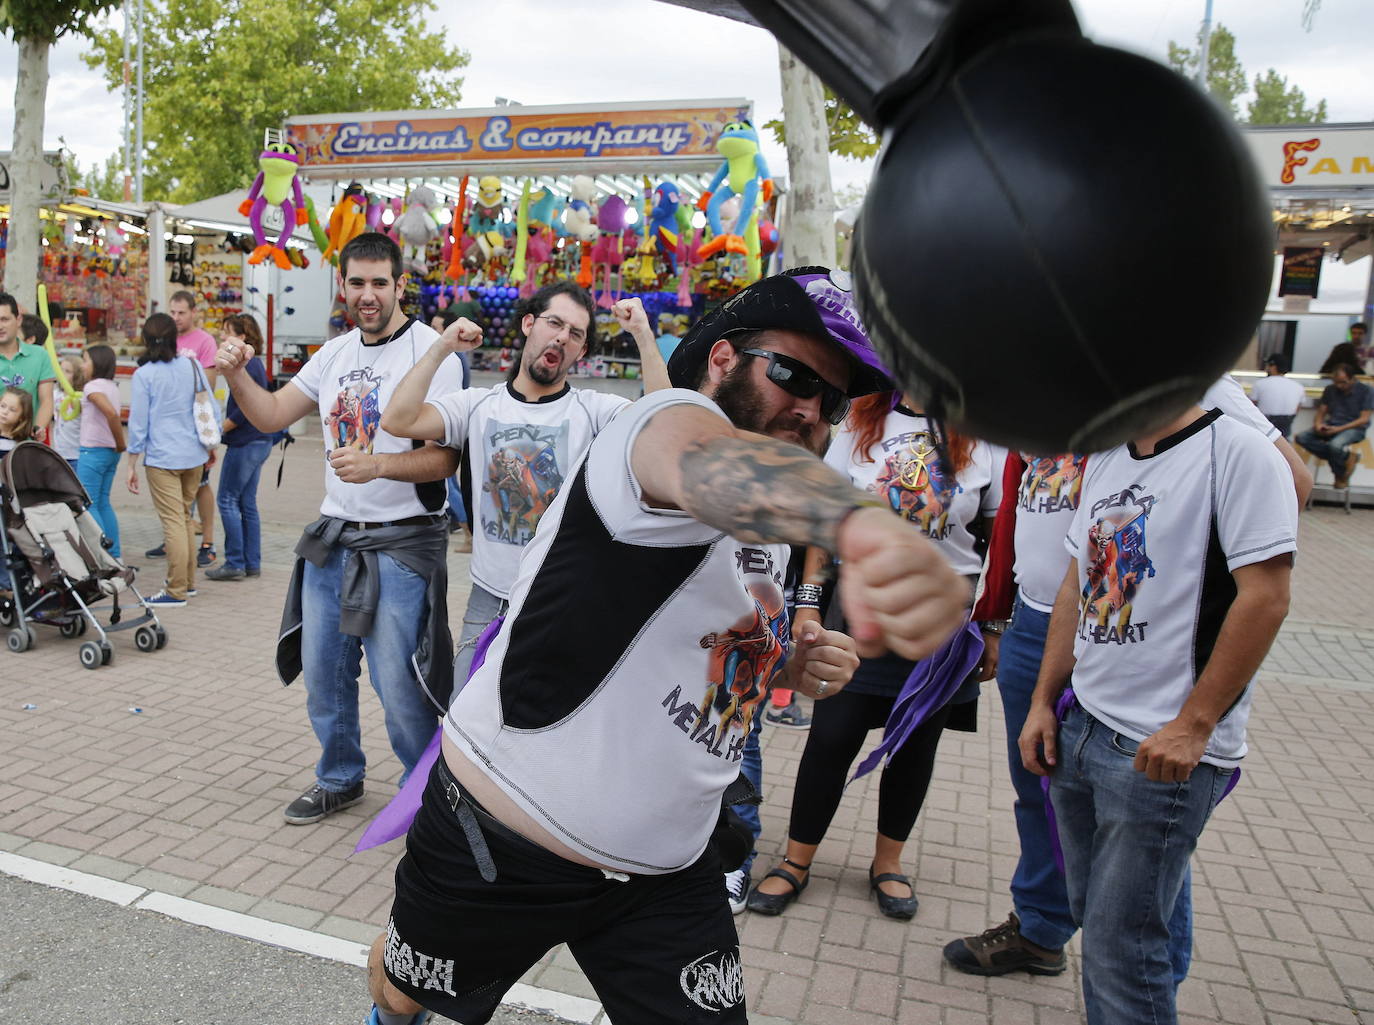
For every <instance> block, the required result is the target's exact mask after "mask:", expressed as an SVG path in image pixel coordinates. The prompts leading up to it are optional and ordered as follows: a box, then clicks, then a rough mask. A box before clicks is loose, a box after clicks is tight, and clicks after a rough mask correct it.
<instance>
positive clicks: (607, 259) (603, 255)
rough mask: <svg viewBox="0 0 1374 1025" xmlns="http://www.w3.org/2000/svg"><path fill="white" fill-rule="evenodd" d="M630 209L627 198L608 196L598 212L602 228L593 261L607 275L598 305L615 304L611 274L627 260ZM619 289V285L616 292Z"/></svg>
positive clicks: (594, 249)
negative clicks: (626, 243)
mask: <svg viewBox="0 0 1374 1025" xmlns="http://www.w3.org/2000/svg"><path fill="white" fill-rule="evenodd" d="M628 210H629V206H628V205H627V204H626V203H625V200H623V199H621V198H620V197H619V196H607V197H606V199H605V200H604V201H603V202H602V204H601V208H600V209H599V210H598V211H597V214H596V226H597V227H598V228H599V229H600V230H601V237H600V238H598V239H597V240H596V245H594V246H593V247H592V263H593V264H595V265H596V266H598V267H600V268H602V269H603V271H604V273H605V276H606V288H605V290H604V291H602V293H601V295H600V296H599V297H598V298H597V303H598V305H600V306H602V307H603V308H605V309H610V308H611V307H612V306H613V305H615V300H614V299H612V298H611V274H612V272H613V270H614V271H616V272H618V271H619V269H620V265H621V264H622V263H624V262H625V241H624V238H623V236H624V234H625V229H626V227H627V224H626V218H625V214H626V211H628ZM593 285H595V279H593ZM619 291H620V289H619V288H618V287H617V288H616V292H617V293H619Z"/></svg>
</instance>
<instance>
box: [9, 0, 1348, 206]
mask: <svg viewBox="0 0 1374 1025" xmlns="http://www.w3.org/2000/svg"><path fill="white" fill-rule="evenodd" d="M1203 6H1204V2H1203V0H1129V2H1127V0H1078V2H1077V8H1078V12H1079V17H1080V19H1081V21H1082V22H1083V25H1084V28H1085V30H1086V31H1087V33H1088V35H1090V36H1091V37H1092V38H1094V39H1096V40H1097V41H1098V42H1103V43H1110V44H1113V45H1116V46H1122V47H1125V48H1127V49H1131V50H1136V51H1139V52H1142V53H1145V54H1148V55H1150V56H1153V57H1156V58H1157V59H1160V60H1163V59H1164V55H1165V54H1166V53H1167V49H1168V43H1169V41H1170V40H1174V41H1176V42H1180V43H1184V44H1186V45H1188V46H1192V45H1193V42H1194V39H1195V38H1196V34H1197V29H1198V25H1199V23H1200V21H1201V18H1202V13H1203ZM437 7H438V10H437V11H435V12H434V13H433V15H432V23H433V24H434V25H437V26H443V27H444V30H445V32H446V35H447V37H448V39H449V40H450V41H451V42H452V43H453V45H455V46H461V47H463V48H465V49H467V50H468V51H469V52H470V53H471V54H472V63H471V64H470V65H469V66H468V68H467V69H466V74H465V82H464V86H463V99H464V103H465V104H466V105H470V106H477V107H481V106H489V105H490V104H491V103H492V102H493V99H494V98H495V97H496V96H504V97H508V98H510V99H512V100H516V101H519V102H521V103H526V104H549V103H579V102H587V103H590V102H614V101H618V100H629V99H635V100H655V99H663V100H673V99H690V98H715V97H732V96H740V97H745V98H747V99H752V100H753V101H754V103H755V114H756V119H757V120H758V121H759V122H760V123H762V122H763V121H766V120H768V119H769V118H772V117H777V116H779V115H780V113H781V109H782V101H781V98H780V94H779V87H778V70H777V48H776V45H775V44H774V42H773V39H772V37H771V36H770V35H768V33H766V32H764V31H763V30H761V29H757V28H752V27H750V26H747V25H741V24H738V23H736V22H732V21H727V20H724V19H721V18H716V17H713V16H711V15H706V14H699V13H697V12H695V11H689V10H684V9H682V8H678V7H673V6H669V5H666V4H661V3H654V2H651V0H597V2H595V3H589V2H583V0H502V2H501V3H491V2H489V0H484V2H481V3H478V2H474V0H438V2H437ZM1302 8H1303V0H1265V2H1263V3H1256V2H1254V0H1215V2H1214V18H1215V19H1216V20H1217V21H1218V22H1220V23H1222V24H1224V25H1226V27H1227V28H1229V29H1230V30H1231V31H1232V32H1233V33H1234V34H1235V36H1236V39H1237V52H1238V55H1239V57H1240V60H1241V63H1242V64H1243V65H1244V67H1245V69H1246V72H1247V74H1248V76H1249V78H1250V80H1251V81H1252V82H1253V80H1254V77H1255V75H1256V74H1258V73H1261V72H1263V71H1265V70H1266V69H1267V68H1270V67H1273V68H1277V69H1278V71H1279V73H1280V74H1282V75H1285V76H1287V78H1288V79H1289V82H1290V83H1292V84H1296V85H1298V86H1299V87H1301V88H1302V89H1303V90H1304V91H1305V92H1306V93H1307V96H1308V99H1309V101H1310V102H1315V101H1316V100H1317V99H1320V98H1325V99H1326V101H1327V111H1328V119H1329V120H1330V121H1374V60H1371V57H1370V50H1369V46H1370V40H1371V39H1374V3H1371V2H1370V0H1322V4H1321V9H1320V11H1319V12H1318V14H1317V17H1316V22H1315V24H1314V26H1313V28H1312V31H1311V32H1305V31H1304V30H1303V27H1302V22H1301V18H1302ZM517 37H518V38H517ZM84 46H85V44H84V42H83V41H81V40H64V41H63V42H61V43H59V44H58V45H57V46H56V47H55V48H54V49H53V51H52V57H51V69H50V70H51V82H50V84H49V88H48V111H47V127H46V130H45V132H44V144H45V146H46V147H48V148H54V147H56V146H57V145H58V139H59V137H60V138H63V139H65V141H66V143H67V146H68V147H69V148H70V149H71V150H72V151H73V152H74V153H75V154H76V156H77V159H78V160H79V161H80V162H81V165H82V166H83V167H86V166H89V165H91V164H93V163H98V162H101V161H103V160H104V159H105V158H106V157H107V156H108V155H109V154H111V153H113V152H114V151H116V150H117V149H119V148H120V145H121V134H120V133H121V123H122V116H123V115H122V100H121V97H120V94H119V92H117V91H116V92H113V93H110V92H107V90H106V89H105V86H104V84H103V82H102V81H101V78H100V77H99V76H98V75H97V74H96V73H95V72H92V71H88V70H87V69H86V67H85V65H84V64H83V63H82V61H81V53H82V50H83V48H84ZM16 61H17V50H16V48H15V47H14V46H13V44H11V43H9V42H8V41H4V42H0V96H3V97H5V100H4V101H0V149H8V148H9V141H10V137H11V133H12V130H13V109H12V107H13V105H12V104H11V103H10V102H7V101H8V98H9V97H11V96H13V94H14V79H15V65H16ZM766 142H767V145H766V146H765V155H766V157H767V159H768V161H769V164H770V165H771V167H772V169H773V170H774V173H777V174H782V173H785V169H786V158H785V155H784V153H783V151H782V149H781V147H777V146H774V145H772V144H771V138H770V139H768V140H766ZM834 172H835V183H836V186H837V187H841V186H843V185H845V184H848V183H855V182H862V181H863V180H865V179H866V177H867V170H866V168H864V167H863V166H861V165H858V164H854V163H852V162H847V161H840V160H836V161H835V162H834Z"/></svg>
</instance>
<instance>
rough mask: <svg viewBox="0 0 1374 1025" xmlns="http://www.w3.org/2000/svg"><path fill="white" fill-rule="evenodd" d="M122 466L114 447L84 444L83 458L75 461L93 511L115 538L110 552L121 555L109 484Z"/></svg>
mask: <svg viewBox="0 0 1374 1025" xmlns="http://www.w3.org/2000/svg"><path fill="white" fill-rule="evenodd" d="M117 469H119V451H118V450H117V449H113V448H92V447H89V446H86V445H82V446H81V458H80V459H78V460H77V461H76V477H77V480H79V481H81V486H82V487H83V488H85V489H86V494H87V495H89V496H90V499H91V515H92V516H94V517H95V521H96V522H97V523H99V524H100V529H101V530H103V531H104V532H105V536H106V537H108V538H109V539H110V540H111V541H112V542H114V547H112V548H111V549H110V554H111V555H113V556H114V557H115V558H116V559H118V558H119V520H117V519H116V518H115V511H114V506H112V505H111V504H110V487H111V486H112V485H113V484H114V479H115V471H116V470H117Z"/></svg>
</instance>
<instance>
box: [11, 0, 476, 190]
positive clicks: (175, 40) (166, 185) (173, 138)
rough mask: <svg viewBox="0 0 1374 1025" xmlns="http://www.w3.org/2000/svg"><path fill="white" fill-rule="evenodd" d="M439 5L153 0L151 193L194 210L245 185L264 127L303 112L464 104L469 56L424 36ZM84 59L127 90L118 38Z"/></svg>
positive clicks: (149, 42)
mask: <svg viewBox="0 0 1374 1025" xmlns="http://www.w3.org/2000/svg"><path fill="white" fill-rule="evenodd" d="M7 2H9V0H0V4H3V3H7ZM36 2H39V3H41V2H42V0H36ZM433 9H434V0H149V7H148V8H147V11H146V14H145V19H146V24H147V32H146V34H145V39H144V50H145V58H144V60H145V63H144V68H143V81H144V88H145V90H146V93H147V100H146V102H145V105H144V136H145V139H146V140H147V146H146V150H147V151H146V153H145V156H144V168H145V170H144V191H145V194H147V195H148V196H149V198H157V199H167V200H172V201H179V202H186V201H189V200H194V199H203V198H205V197H207V196H213V195H218V194H219V193H221V192H229V191H232V190H234V189H237V188H245V187H247V186H248V185H249V184H250V183H251V182H252V180H253V176H254V174H255V173H256V172H257V156H258V153H259V152H260V151H261V149H262V138H263V130H264V129H265V128H275V127H279V126H280V125H281V123H282V121H283V120H284V119H285V118H287V117H289V116H291V115H293V114H320V113H329V112H336V111H349V110H404V109H408V108H417V107H419V108H424V107H446V106H452V105H454V104H456V103H457V102H458V100H459V97H460V86H461V85H462V79H461V78H460V77H459V76H458V75H456V74H455V72H456V71H457V70H458V69H459V68H462V67H464V66H465V65H466V64H467V62H468V54H467V53H466V51H464V50H461V49H457V48H454V47H451V46H449V44H448V43H447V42H446V41H445V39H444V37H443V34H442V33H440V32H428V31H425V29H424V28H423V26H424V24H425V22H426V21H427V16H428V14H429V12H430V11H432V10H433ZM86 62H87V63H88V64H89V65H90V66H91V67H93V68H100V69H103V71H104V72H105V77H106V81H107V82H108V83H109V85H110V87H111V88H116V87H117V86H119V85H120V83H122V81H123V41H122V37H121V36H120V34H119V33H118V32H116V31H114V30H106V31H104V32H101V33H100V34H99V35H98V36H97V37H96V40H95V47H94V50H93V52H91V53H88V54H87V55H86Z"/></svg>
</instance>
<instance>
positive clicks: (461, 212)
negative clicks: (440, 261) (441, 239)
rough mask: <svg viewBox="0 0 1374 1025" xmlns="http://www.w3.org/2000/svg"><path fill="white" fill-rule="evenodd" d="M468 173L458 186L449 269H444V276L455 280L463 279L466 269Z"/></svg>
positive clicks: (450, 244) (450, 236)
mask: <svg viewBox="0 0 1374 1025" xmlns="http://www.w3.org/2000/svg"><path fill="white" fill-rule="evenodd" d="M468 178H469V176H468V175H466V174H465V175H463V181H462V184H461V185H459V186H458V202H457V203H455V204H454V206H453V220H452V221H450V222H449V226H448V242H447V243H445V244H446V245H447V247H448V269H447V270H445V271H444V276H445V277H447V278H449V279H450V280H453V281H461V280H462V278H463V275H464V274H465V273H466V269H465V268H464V267H463V249H464V243H465V242H466V241H468V240H467V239H466V237H465V236H464V234H463V225H464V224H465V223H466V216H467V208H468Z"/></svg>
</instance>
